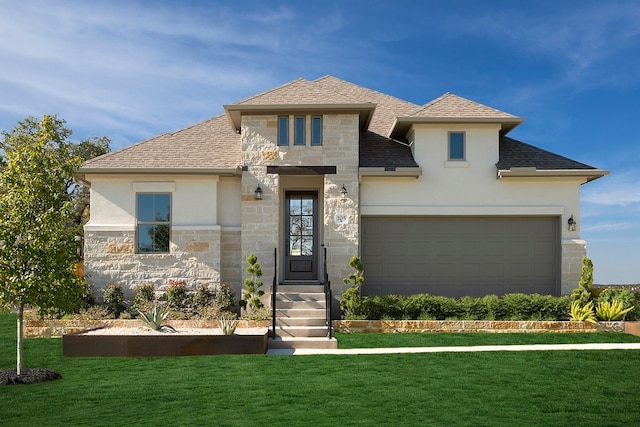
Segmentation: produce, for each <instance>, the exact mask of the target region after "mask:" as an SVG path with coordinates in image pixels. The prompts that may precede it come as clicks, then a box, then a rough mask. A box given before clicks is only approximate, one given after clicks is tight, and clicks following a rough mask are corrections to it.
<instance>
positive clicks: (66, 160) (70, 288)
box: [0, 116, 86, 376]
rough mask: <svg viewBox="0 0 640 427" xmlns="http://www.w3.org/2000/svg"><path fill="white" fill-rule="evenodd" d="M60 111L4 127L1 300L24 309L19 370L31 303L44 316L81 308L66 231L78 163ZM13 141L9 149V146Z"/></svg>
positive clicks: (81, 293) (0, 180) (82, 292)
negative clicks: (69, 185) (69, 188)
mask: <svg viewBox="0 0 640 427" xmlns="http://www.w3.org/2000/svg"><path fill="white" fill-rule="evenodd" d="M70 134H71V131H70V130H69V129H67V128H65V127H64V122H63V121H62V120H60V119H58V118H57V117H55V116H44V117H43V118H42V120H40V121H39V122H37V123H35V124H34V122H33V119H28V120H27V121H24V122H20V123H18V125H17V126H16V127H15V128H14V129H13V130H12V131H10V132H3V142H2V147H4V152H5V156H6V166H5V167H4V168H3V169H2V172H1V173H0V304H4V305H12V306H14V307H16V308H17V311H18V342H17V369H16V371H17V374H18V376H20V374H21V370H22V342H23V318H24V309H25V306H27V305H29V306H34V307H37V308H38V309H39V311H40V314H41V315H46V314H60V313H61V312H64V311H71V310H76V309H78V308H80V306H81V305H82V297H83V296H84V295H85V294H86V286H85V285H84V284H83V283H82V281H81V280H80V279H78V278H77V277H76V276H75V275H74V267H75V263H76V243H75V242H74V239H73V235H71V234H70V233H69V232H68V231H67V230H66V229H65V227H66V225H67V223H68V221H69V219H70V218H71V214H72V208H73V202H72V201H71V199H70V198H69V197H68V196H69V194H68V193H67V192H66V188H67V187H66V183H67V180H68V179H69V177H70V176H72V174H73V171H74V169H75V168H77V167H78V166H79V165H80V162H81V160H80V158H79V157H77V156H74V155H73V153H72V149H71V144H70V143H69V142H68V141H67V138H68V137H69V135H70ZM7 147H9V149H7Z"/></svg>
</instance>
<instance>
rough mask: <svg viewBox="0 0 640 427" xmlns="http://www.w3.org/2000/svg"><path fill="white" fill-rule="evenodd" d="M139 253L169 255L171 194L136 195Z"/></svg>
mask: <svg viewBox="0 0 640 427" xmlns="http://www.w3.org/2000/svg"><path fill="white" fill-rule="evenodd" d="M136 206H137V215H136V218H137V227H136V228H137V229H136V245H137V252H138V253H167V252H169V240H170V235H171V194H169V193H138V194H137V195H136Z"/></svg>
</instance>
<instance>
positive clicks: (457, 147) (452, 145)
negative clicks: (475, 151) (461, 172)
mask: <svg viewBox="0 0 640 427" xmlns="http://www.w3.org/2000/svg"><path fill="white" fill-rule="evenodd" d="M449 160H464V132H449Z"/></svg>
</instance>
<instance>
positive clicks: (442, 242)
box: [362, 217, 560, 297]
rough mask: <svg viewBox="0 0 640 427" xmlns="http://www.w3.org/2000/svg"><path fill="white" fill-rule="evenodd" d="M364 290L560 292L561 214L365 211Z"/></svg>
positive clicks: (478, 293) (379, 292)
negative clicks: (416, 214) (391, 214)
mask: <svg viewBox="0 0 640 427" xmlns="http://www.w3.org/2000/svg"><path fill="white" fill-rule="evenodd" d="M362 261H363V263H364V268H365V286H364V288H363V293H364V294H365V295H384V294H400V295H409V294H415V293H430V294H434V295H445V296H451V297H460V296H483V295H489V294H495V295H504V294H506V293H512V292H523V293H540V294H551V295H559V293H560V286H559V277H560V274H559V268H560V239H559V219H558V218H557V217H456V218H451V217H363V218H362Z"/></svg>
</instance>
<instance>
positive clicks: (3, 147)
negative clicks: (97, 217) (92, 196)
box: [0, 116, 111, 235]
mask: <svg viewBox="0 0 640 427" xmlns="http://www.w3.org/2000/svg"><path fill="white" fill-rule="evenodd" d="M48 117H49V118H50V120H51V121H52V123H53V125H54V126H55V127H56V129H57V134H56V135H55V137H56V140H55V141H52V142H54V144H53V145H51V146H49V147H48V148H47V149H48V150H51V151H52V152H53V153H54V154H55V155H56V156H57V157H58V158H59V160H60V161H63V162H64V161H66V160H67V159H69V157H70V156H71V157H77V158H79V159H80V161H83V162H84V161H87V160H89V159H92V158H94V157H98V156H101V155H103V154H106V153H108V152H109V151H111V149H110V148H109V145H110V144H111V140H110V139H109V138H108V137H106V136H101V137H91V138H88V139H85V140H83V141H80V142H79V143H75V142H73V141H71V140H69V137H70V136H71V130H69V129H67V128H66V127H65V126H64V125H65V122H64V120H62V119H60V118H58V117H57V116H48ZM40 126H41V122H40V120H39V119H37V118H35V117H27V118H26V119H24V120H22V121H21V122H18V124H17V125H16V126H15V128H14V129H13V130H12V131H11V132H3V136H4V138H3V140H0V172H1V171H2V169H3V168H4V167H6V164H7V158H8V156H9V155H10V153H11V152H13V151H15V150H17V149H19V148H20V147H24V146H25V145H30V144H31V140H32V136H33V135H34V134H36V133H37V132H38V130H39V128H40ZM63 188H64V191H63V192H62V193H61V194H64V197H67V198H68V199H69V200H71V201H73V209H72V211H73V215H72V216H71V217H70V219H69V220H68V221H67V224H66V228H67V229H68V230H69V233H71V234H73V235H82V232H83V231H82V226H83V225H84V224H85V223H86V222H87V221H88V209H87V207H88V206H89V189H88V188H86V187H85V186H83V185H80V184H78V183H76V182H75V181H74V180H73V175H72V174H70V175H68V176H67V177H66V178H65V180H64V183H63Z"/></svg>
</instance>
